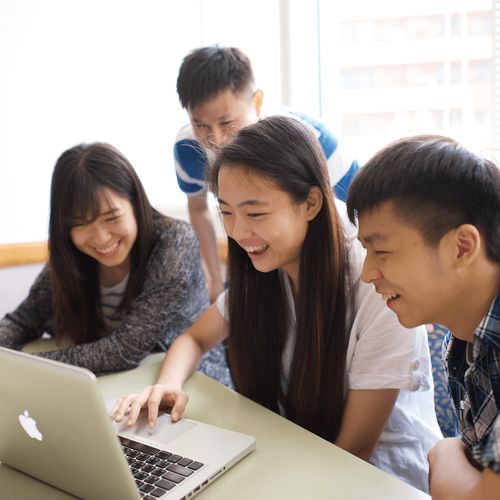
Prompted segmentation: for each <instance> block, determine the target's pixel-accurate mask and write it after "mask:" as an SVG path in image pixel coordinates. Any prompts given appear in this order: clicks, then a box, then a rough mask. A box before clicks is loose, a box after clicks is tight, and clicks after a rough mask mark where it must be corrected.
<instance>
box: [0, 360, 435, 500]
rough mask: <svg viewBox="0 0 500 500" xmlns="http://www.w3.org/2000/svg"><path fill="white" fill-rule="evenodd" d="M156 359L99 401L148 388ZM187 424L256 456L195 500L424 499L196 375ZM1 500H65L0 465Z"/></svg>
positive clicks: (117, 377) (108, 387) (109, 382)
mask: <svg viewBox="0 0 500 500" xmlns="http://www.w3.org/2000/svg"><path fill="white" fill-rule="evenodd" d="M162 360H163V354H153V355H150V356H148V357H147V358H146V359H145V360H144V361H143V362H142V363H141V364H140V366H139V367H138V368H136V369H134V370H130V371H126V372H121V373H115V374H112V375H107V376H104V377H100V378H99V381H98V383H99V387H100V388H101V390H102V394H103V397H104V398H105V399H110V398H116V397H118V396H121V395H123V394H125V393H129V392H135V391H137V390H139V389H141V388H143V387H144V386H145V385H149V384H152V383H154V381H155V380H156V378H157V375H158V373H159V370H160V366H161V362H162ZM185 390H186V392H187V394H188V395H189V398H190V399H189V404H188V406H187V409H186V414H185V417H186V418H192V419H195V420H201V421H204V422H207V423H209V424H213V425H218V426H221V427H227V428H229V429H232V430H235V431H240V432H244V433H246V434H251V435H253V436H255V437H256V439H257V444H256V449H255V450H254V451H253V452H251V453H250V455H248V456H247V457H245V458H244V459H243V460H242V461H241V462H239V463H238V464H236V465H235V466H234V467H233V468H231V469H230V470H229V471H228V472H226V473H225V474H224V475H223V476H221V477H220V478H219V479H217V481H215V482H214V483H212V484H211V485H210V486H209V487H208V488H206V489H205V490H203V491H201V492H200V493H199V494H198V495H197V496H196V498H197V499H198V498H199V499H200V500H203V499H217V500H224V499H228V500H234V499H238V500H245V499H248V500H250V499H252V500H254V499H273V500H279V499H283V500H285V499H286V500H293V499H298V500H299V499H300V500H306V499H309V498H311V499H312V498H315V499H318V498H319V499H321V498H324V499H339V500H349V499H370V500H377V499H380V500H387V499H401V500H412V499H415V500H416V499H428V498H429V496H428V495H426V494H424V493H422V492H420V491H419V490H417V489H415V488H412V487H411V486H409V485H407V484H405V483H403V482H401V481H399V480H398V479H396V478H393V477H392V476H390V475H388V474H386V473H384V472H382V471H380V470H378V469H376V468H375V467H373V466H372V465H370V464H368V463H366V462H364V461H362V460H360V459H358V458H356V457H354V456H353V455H350V454H349V453H347V452H345V451H344V450H342V449H340V448H338V447H336V446H334V445H332V444H331V443H329V442H327V441H325V440H323V439H321V438H319V437H318V436H316V435H314V434H312V433H310V432H308V431H306V430H304V429H302V428H301V427H299V426H297V425H295V424H293V423H292V422H289V421H288V420H286V419H285V418H282V417H280V416H279V415H277V414H275V413H273V412H271V411H269V410H267V409H266V408H263V407H262V406H260V405H258V404H256V403H254V402H253V401H250V400H249V399H247V398H245V397H243V396H241V395H239V394H237V393H236V392H234V391H231V390H229V389H228V388H226V387H224V386H222V385H220V384H218V383H217V382H215V381H213V380H212V379H210V378H208V377H206V376H205V375H202V374H200V373H195V374H194V375H193V376H192V377H191V378H190V379H189V380H188V382H187V383H186V386H185ZM0 492H1V494H0V496H1V498H2V499H9V500H10V499H12V500H14V499H15V500H20V499H31V498H33V499H37V500H38V499H40V500H43V499H51V500H52V499H54V500H58V499H59V498H71V497H69V496H68V495H66V494H64V493H62V492H59V491H58V490H55V489H54V488H51V487H50V486H48V485H45V484H44V483H41V482H39V481H36V480H34V479H32V478H30V477H28V476H26V475H24V474H21V473H18V472H16V471H14V470H12V469H10V468H8V467H6V466H1V465H0Z"/></svg>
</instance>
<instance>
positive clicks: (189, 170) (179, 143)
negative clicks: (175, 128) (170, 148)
mask: <svg viewBox="0 0 500 500" xmlns="http://www.w3.org/2000/svg"><path fill="white" fill-rule="evenodd" d="M189 131H190V127H189V126H188V127H184V128H183V129H181V130H180V131H179V133H178V134H177V137H176V140H175V144H174V163H175V174H176V176H177V183H178V184H179V187H180V188H181V191H182V192H183V193H185V194H186V195H187V196H195V195H199V194H201V193H204V192H205V170H206V167H207V155H206V153H205V151H204V150H203V148H202V147H201V145H200V143H199V142H198V141H197V140H196V139H195V138H194V136H192V134H190V133H189Z"/></svg>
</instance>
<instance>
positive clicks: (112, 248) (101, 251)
mask: <svg viewBox="0 0 500 500" xmlns="http://www.w3.org/2000/svg"><path fill="white" fill-rule="evenodd" d="M119 244H120V242H119V241H117V242H116V243H113V244H112V245H109V246H108V247H105V248H97V247H94V250H95V251H96V253H97V254H99V255H109V254H111V253H113V252H115V251H116V250H117V248H118V245H119Z"/></svg>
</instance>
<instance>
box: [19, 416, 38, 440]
mask: <svg viewBox="0 0 500 500" xmlns="http://www.w3.org/2000/svg"><path fill="white" fill-rule="evenodd" d="M19 423H20V424H21V427H22V428H23V430H24V432H26V434H28V436H29V437H30V438H33V439H37V440H38V441H41V440H42V439H43V436H42V433H41V432H40V431H39V430H38V428H37V426H36V420H35V419H33V418H31V417H30V414H29V413H28V410H24V414H23V413H21V415H19Z"/></svg>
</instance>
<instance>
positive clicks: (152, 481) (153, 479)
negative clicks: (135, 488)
mask: <svg viewBox="0 0 500 500" xmlns="http://www.w3.org/2000/svg"><path fill="white" fill-rule="evenodd" d="M159 480H160V478H159V477H157V476H148V477H147V478H146V479H144V482H145V483H148V484H155V483H157V482H158V481H159Z"/></svg>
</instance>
